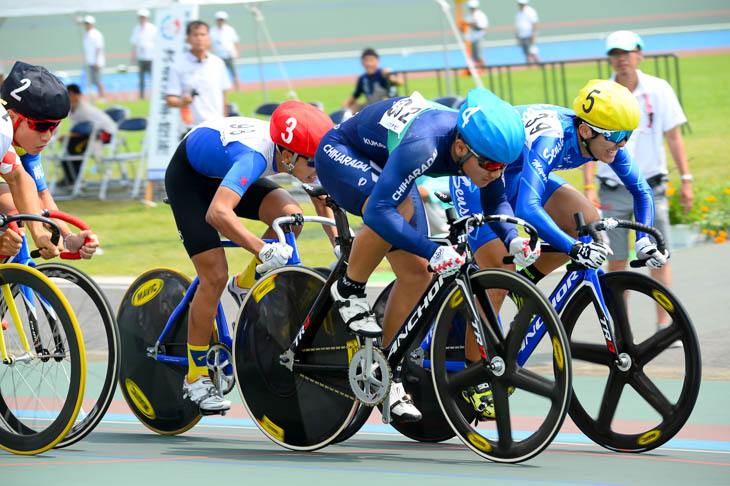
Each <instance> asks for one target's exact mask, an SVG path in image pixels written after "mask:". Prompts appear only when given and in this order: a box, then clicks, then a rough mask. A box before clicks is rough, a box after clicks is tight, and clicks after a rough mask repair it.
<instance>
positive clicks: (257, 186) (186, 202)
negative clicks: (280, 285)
mask: <svg viewBox="0 0 730 486" xmlns="http://www.w3.org/2000/svg"><path fill="white" fill-rule="evenodd" d="M332 126H333V123H332V121H331V120H330V118H329V117H328V116H327V115H326V114H325V113H324V112H322V111H321V110H319V109H318V108H315V107H314V106H312V105H310V104H307V103H301V102H298V101H287V102H285V103H282V104H281V105H280V106H279V107H278V108H277V109H276V111H274V113H273V115H272V117H271V121H270V122H267V121H263V120H258V119H255V118H244V117H228V118H220V119H217V120H212V121H208V122H205V123H202V124H200V125H198V126H196V127H195V128H193V130H192V131H191V132H190V133H188V135H187V136H186V137H185V138H184V139H183V141H182V142H181V143H180V145H179V146H178V148H177V151H176V152H175V155H174V156H173V157H172V160H171V161H170V164H169V166H168V167H167V172H166V174H165V188H166V189H167V195H168V198H169V200H170V205H171V207H172V212H173V214H174V216H175V223H176V224H177V227H178V230H179V233H180V238H181V239H182V241H183V244H184V245H185V250H186V251H187V252H188V255H190V258H191V259H192V261H193V264H194V265H195V270H196V272H197V274H198V278H199V279H200V286H199V287H198V290H197V292H196V294H195V297H194V298H193V300H192V303H191V306H190V318H189V324H188V363H189V367H188V375H187V377H186V378H185V380H184V383H183V394H184V396H185V397H187V398H190V399H191V400H192V401H193V402H195V403H196V404H198V406H199V407H200V409H201V411H202V412H204V413H207V414H210V413H220V412H222V411H225V410H228V409H229V408H230V406H231V402H230V401H228V400H224V399H223V397H221V396H219V394H218V392H217V391H216V388H215V386H214V385H213V384H212V382H211V380H210V378H209V377H208V368H207V363H206V354H207V351H208V343H209V342H210V336H211V333H212V331H213V321H214V318H215V313H216V308H217V305H218V301H219V300H220V297H221V294H222V293H223V290H224V289H225V287H226V282H227V279H228V264H227V262H226V257H225V254H224V252H223V248H222V246H221V242H220V238H219V236H218V233H219V232H220V233H221V234H223V236H225V237H227V238H229V239H230V240H231V241H233V242H234V243H236V244H237V245H239V246H241V247H242V248H245V249H246V250H248V251H250V252H251V253H253V254H254V255H256V256H257V257H258V258H257V259H254V261H252V263H251V265H249V267H248V269H247V270H246V271H244V272H242V274H240V277H239V276H236V277H234V278H233V279H231V283H230V285H229V290H230V291H231V294H232V295H233V297H234V299H235V300H236V301H237V303H238V304H239V305H240V303H241V301H242V299H243V297H244V296H245V294H246V290H245V289H243V288H241V285H240V284H244V285H246V286H248V287H250V286H251V284H252V283H253V281H254V280H255V276H254V272H255V270H258V271H259V272H260V273H265V272H267V271H269V270H272V269H274V268H277V267H280V266H282V265H285V264H286V262H287V260H288V259H289V257H290V256H291V254H292V248H291V247H290V246H289V245H286V244H282V243H278V242H277V243H264V242H263V241H262V238H259V237H258V236H256V235H254V234H253V233H251V231H250V230H248V229H247V228H246V227H245V226H244V224H243V223H242V222H241V220H240V219H239V218H240V217H243V218H247V219H254V220H259V221H263V222H264V223H266V224H268V225H271V224H272V222H273V221H274V219H276V218H277V217H279V216H283V215H287V214H292V213H301V212H302V208H301V207H300V206H299V204H297V202H296V201H295V200H294V198H293V197H292V196H291V195H290V194H289V193H288V192H287V191H286V190H285V189H283V188H282V187H280V186H279V185H278V184H276V183H275V182H273V181H271V180H270V179H267V178H266V176H269V175H273V174H276V173H287V172H288V173H289V174H291V175H293V176H294V177H296V178H298V179H299V180H301V181H302V182H314V181H315V180H316V172H315V169H314V153H315V151H316V150H317V145H318V144H319V140H320V139H321V138H322V136H323V135H324V134H325V132H327V130H329V129H330V128H332ZM312 202H313V203H314V205H315V209H316V210H317V213H318V214H320V215H323V216H328V217H331V211H330V210H329V209H328V208H327V207H326V206H325V205H324V203H323V202H322V201H320V200H313V201H312ZM295 231H299V230H298V229H296V227H295ZM325 231H327V233H328V235H329V237H330V240H331V241H333V242H334V237H335V233H334V230H332V229H331V228H330V227H325ZM273 237H275V233H274V232H273V230H272V229H271V228H270V227H269V229H268V230H267V231H266V232H265V233H264V235H263V238H273ZM257 266H258V268H256V267H257Z"/></svg>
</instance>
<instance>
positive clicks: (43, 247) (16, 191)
mask: <svg viewBox="0 0 730 486" xmlns="http://www.w3.org/2000/svg"><path fill="white" fill-rule="evenodd" d="M2 177H3V178H4V179H5V181H6V182H7V183H8V187H9V188H10V193H11V194H12V195H13V202H14V204H15V207H16V208H17V209H18V211H19V212H20V213H23V214H38V215H40V214H41V208H40V205H39V203H38V195H37V194H38V193H37V191H36V187H35V183H34V182H33V179H32V178H31V177H30V176H29V175H28V173H27V172H26V171H25V169H23V168H22V167H21V166H17V167H16V168H15V169H13V170H11V171H10V172H7V173H4V174H2ZM26 226H27V227H28V230H29V231H30V234H31V236H32V237H33V241H34V242H35V244H36V246H37V247H38V249H39V250H40V251H41V256H42V257H43V258H53V257H55V256H57V255H58V248H56V246H55V245H53V244H52V243H51V235H50V234H49V233H48V232H47V231H46V230H45V229H44V228H43V224H42V223H39V222H37V221H28V222H26Z"/></svg>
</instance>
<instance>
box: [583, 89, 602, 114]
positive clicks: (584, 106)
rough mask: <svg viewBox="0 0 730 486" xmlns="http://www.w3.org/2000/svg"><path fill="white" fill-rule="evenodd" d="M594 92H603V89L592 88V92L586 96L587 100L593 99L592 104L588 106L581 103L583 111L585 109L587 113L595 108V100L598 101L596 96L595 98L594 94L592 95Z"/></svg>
mask: <svg viewBox="0 0 730 486" xmlns="http://www.w3.org/2000/svg"><path fill="white" fill-rule="evenodd" d="M593 93H596V94H601V91H600V90H597V89H594V90H591V91H590V92H589V93H588V95H587V96H586V101H588V100H590V101H591V104H590V105H588V108H586V105H585V104H583V105H581V106H582V108H583V111H584V112H585V113H590V112H591V110H592V109H593V105H594V104H595V102H596V99H595V98H594V97H593V96H591V95H593Z"/></svg>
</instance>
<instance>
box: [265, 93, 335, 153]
mask: <svg viewBox="0 0 730 486" xmlns="http://www.w3.org/2000/svg"><path fill="white" fill-rule="evenodd" d="M333 126H334V123H333V122H332V120H331V119H330V117H329V116H327V115H326V114H325V112H323V111H322V110H320V109H319V108H317V107H315V106H313V105H310V104H309V103H302V102H301V101H285V102H284V103H282V104H280V105H279V106H278V107H277V108H276V110H274V113H273V114H272V115H271V121H270V122H269V134H270V135H271V140H273V141H274V143H275V144H277V145H281V146H282V147H285V148H286V149H287V150H290V151H292V152H294V153H295V154H299V155H303V156H304V157H309V158H312V157H314V153H315V152H316V151H317V145H319V141H320V140H322V137H323V136H324V134H325V133H327V130H329V129H330V128H332V127H333Z"/></svg>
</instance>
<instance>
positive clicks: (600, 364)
mask: <svg viewBox="0 0 730 486" xmlns="http://www.w3.org/2000/svg"><path fill="white" fill-rule="evenodd" d="M600 282H601V289H602V291H603V297H604V300H605V302H606V306H607V307H608V311H609V314H610V316H611V320H612V321H613V331H614V338H615V346H616V349H617V350H618V352H619V353H624V354H625V355H626V356H628V358H629V359H630V366H629V367H628V369H625V370H623V371H622V370H621V369H619V367H618V365H617V364H616V363H615V359H614V356H613V353H610V352H609V350H608V348H607V345H606V342H605V339H604V337H603V332H602V330H601V324H600V323H599V320H598V317H597V314H596V310H595V308H594V304H593V292H592V291H591V289H590V288H588V287H583V288H582V289H580V290H579V291H578V293H577V294H576V295H575V296H574V297H573V298H572V299H571V300H570V302H568V304H567V305H566V307H565V311H564V312H563V314H562V320H563V324H564V325H565V330H566V331H567V333H568V335H569V337H570V349H571V353H572V355H573V360H574V369H575V372H576V374H578V375H580V376H576V378H575V380H574V383H573V400H572V403H571V406H570V418H571V419H573V421H574V422H575V424H576V425H577V426H578V427H579V428H580V430H581V431H582V432H583V433H584V434H586V435H587V436H588V437H590V438H591V439H592V440H593V441H595V442H596V443H597V444H600V445H602V446H603V447H606V448H607V449H611V450H614V451H621V452H643V451H648V450H651V449H654V448H656V447H659V446H660V445H662V444H664V443H666V442H667V441H668V440H669V439H671V438H672V437H674V436H675V435H676V434H677V432H679V430H680V429H681V428H682V426H683V425H684V424H685V422H686V421H687V419H688V418H689V416H690V414H691V413H692V409H693V408H694V405H695V402H696V401H697V395H698V394H699V391H700V381H701V377H702V361H701V357H700V347H699V342H698V340H697V335H696V334H695V331H694V328H693V326H692V322H691V321H690V318H689V316H688V315H687V312H686V311H685V310H684V308H683V307H682V305H681V304H680V303H679V301H678V300H677V298H676V297H675V296H674V295H673V294H672V293H671V292H670V291H669V290H668V289H667V288H666V287H664V286H663V285H661V284H660V283H659V282H657V281H656V280H654V279H652V278H650V277H648V276H646V275H642V274H639V273H635V272H611V273H606V274H604V275H602V276H601V277H600ZM657 307H659V308H661V309H662V310H664V311H666V313H667V314H668V315H669V319H670V321H669V326H668V327H666V328H664V329H661V330H657V327H656V322H657V321H656V309H657ZM594 377H600V378H601V385H600V386H599V387H596V386H595V381H596V379H595V378H594Z"/></svg>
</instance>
